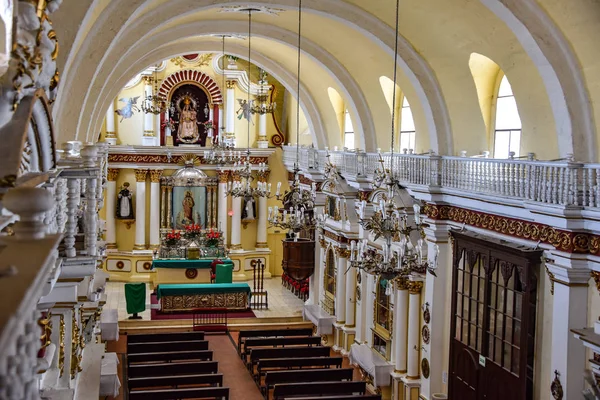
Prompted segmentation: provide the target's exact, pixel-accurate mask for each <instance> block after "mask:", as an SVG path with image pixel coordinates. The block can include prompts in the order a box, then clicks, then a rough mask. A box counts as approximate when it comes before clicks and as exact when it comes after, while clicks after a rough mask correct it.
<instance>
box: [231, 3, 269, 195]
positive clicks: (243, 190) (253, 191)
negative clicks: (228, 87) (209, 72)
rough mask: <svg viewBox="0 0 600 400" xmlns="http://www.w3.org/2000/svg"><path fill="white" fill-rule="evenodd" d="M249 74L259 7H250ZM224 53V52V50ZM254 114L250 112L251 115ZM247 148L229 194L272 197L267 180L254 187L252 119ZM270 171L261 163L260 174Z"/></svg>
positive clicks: (248, 131)
mask: <svg viewBox="0 0 600 400" xmlns="http://www.w3.org/2000/svg"><path fill="white" fill-rule="evenodd" d="M247 11H248V76H250V74H249V73H250V65H251V64H250V56H251V51H252V50H251V49H252V39H251V34H252V11H258V10H257V9H253V8H248V9H247ZM223 53H224V52H223ZM246 102H247V104H249V105H250V107H251V104H252V103H251V101H250V90H249V89H248V98H247V100H246ZM251 115H252V114H251V113H250V114H249V117H250V116H251ZM246 135H247V137H246V139H247V149H246V156H245V157H242V158H240V159H237V158H236V159H235V161H234V167H233V175H234V176H235V177H237V178H239V180H234V181H233V182H229V184H228V186H227V195H229V196H233V197H241V198H244V199H248V198H251V197H267V198H268V197H270V192H271V184H268V185H267V183H266V182H258V184H257V187H252V181H253V180H254V176H253V175H252V164H251V162H250V120H248V128H247V130H246ZM267 171H268V168H267V165H266V164H265V163H260V164H259V167H258V173H259V174H260V176H264V175H265V174H266V173H267Z"/></svg>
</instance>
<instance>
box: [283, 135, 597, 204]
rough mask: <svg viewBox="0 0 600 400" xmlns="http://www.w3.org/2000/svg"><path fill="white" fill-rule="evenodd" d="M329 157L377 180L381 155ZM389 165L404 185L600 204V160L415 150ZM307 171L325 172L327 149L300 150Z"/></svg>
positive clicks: (287, 157)
mask: <svg viewBox="0 0 600 400" xmlns="http://www.w3.org/2000/svg"><path fill="white" fill-rule="evenodd" d="M329 156H330V157H329V159H330V162H331V163H332V164H334V165H335V166H336V168H337V170H338V172H339V173H340V174H341V175H342V176H343V177H344V178H346V179H348V180H354V181H360V180H365V179H367V180H368V179H372V178H373V174H374V172H375V170H376V169H377V168H378V167H379V166H380V165H381V162H380V158H379V154H377V153H364V152H348V151H346V152H343V151H331V152H329ZM382 158H383V162H384V164H385V166H386V168H389V167H390V166H391V162H393V163H394V175H395V176H396V178H397V179H398V180H399V181H400V183H401V184H402V185H404V186H408V187H411V186H412V187H414V186H422V187H439V188H443V189H452V190H457V191H461V192H466V193H473V194H482V195H489V196H498V197H502V198H512V199H515V200H523V201H530V202H539V203H544V204H552V205H561V206H575V207H593V208H598V207H600V164H583V163H576V162H570V161H531V160H512V159H509V160H504V159H488V158H467V157H449V156H438V155H435V154H431V155H415V154H394V156H393V160H391V155H390V154H389V153H388V154H382ZM299 159H300V165H299V168H300V170H301V171H305V172H311V171H312V172H313V173H314V172H321V173H322V172H324V166H325V164H326V163H327V151H325V150H317V149H313V148H302V149H300V157H299ZM283 160H284V163H285V164H286V166H287V167H288V169H290V170H291V169H292V168H293V166H294V163H295V160H296V148H295V147H293V146H284V156H283Z"/></svg>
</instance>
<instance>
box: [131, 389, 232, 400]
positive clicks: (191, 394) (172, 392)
mask: <svg viewBox="0 0 600 400" xmlns="http://www.w3.org/2000/svg"><path fill="white" fill-rule="evenodd" d="M175 399H219V400H229V388H225V387H206V388H184V389H157V390H137V391H135V392H130V393H129V400H175Z"/></svg>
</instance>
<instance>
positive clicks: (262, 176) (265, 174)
mask: <svg viewBox="0 0 600 400" xmlns="http://www.w3.org/2000/svg"><path fill="white" fill-rule="evenodd" d="M269 175H271V170H266V171H262V172H258V173H257V175H256V177H257V178H258V181H259V182H267V181H268V180H269Z"/></svg>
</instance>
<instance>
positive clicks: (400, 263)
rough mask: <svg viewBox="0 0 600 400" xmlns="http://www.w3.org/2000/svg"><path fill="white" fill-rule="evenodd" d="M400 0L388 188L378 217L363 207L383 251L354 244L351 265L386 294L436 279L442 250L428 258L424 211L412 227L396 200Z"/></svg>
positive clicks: (380, 173) (383, 178)
mask: <svg viewBox="0 0 600 400" xmlns="http://www.w3.org/2000/svg"><path fill="white" fill-rule="evenodd" d="M399 7H400V0H396V43H395V49H394V88H393V95H392V124H391V126H392V134H391V146H390V158H389V166H386V163H385V160H384V158H383V157H382V155H381V154H379V162H380V163H381V165H380V166H379V167H378V168H377V169H376V171H375V176H374V179H373V186H374V188H377V189H379V188H383V187H385V188H387V190H386V192H385V193H383V194H382V195H381V197H382V198H381V200H380V201H379V204H374V206H373V208H374V211H375V212H374V214H373V215H372V216H371V217H369V218H365V208H366V202H365V201H364V200H363V201H362V202H361V203H360V204H359V213H360V221H359V224H360V225H361V226H362V227H363V228H364V230H365V231H366V232H368V233H369V234H370V235H372V236H373V241H377V240H378V239H380V238H381V239H383V243H382V246H381V252H379V251H378V250H377V249H376V248H374V247H370V246H369V243H368V239H363V240H361V241H358V243H357V242H356V241H352V242H351V243H350V266H351V267H354V268H357V269H359V270H361V271H365V272H366V273H368V274H371V275H377V276H380V277H382V278H384V279H386V280H387V281H388V287H387V288H386V294H389V293H391V284H390V281H391V280H393V279H395V278H401V277H402V278H406V277H408V276H410V275H411V274H413V273H420V274H424V273H426V272H430V273H431V274H433V275H434V276H435V270H436V268H437V261H438V260H437V259H438V254H439V247H438V246H437V245H434V251H433V254H434V255H433V257H432V258H431V259H429V260H428V259H427V248H426V247H425V246H424V244H425V242H424V240H423V239H424V238H425V232H424V230H423V228H424V227H426V226H427V225H426V224H424V223H423V221H422V220H421V209H420V206H419V205H418V204H415V205H413V212H414V214H413V215H414V221H415V224H414V226H412V225H411V224H410V223H409V220H408V213H407V212H406V208H405V207H399V206H398V205H397V204H396V201H395V195H396V191H397V190H400V189H402V186H400V183H399V182H398V180H397V179H396V177H395V176H394V133H395V127H394V122H395V118H396V115H395V111H396V80H397V66H398V65H397V64H398V30H399V24H398V15H399V13H398V11H399ZM412 232H417V233H418V240H417V242H416V243H413V241H412V240H413V239H412V238H411V233H412ZM393 242H397V243H399V245H398V246H397V247H398V248H397V250H396V251H394V249H393V247H392V243H393Z"/></svg>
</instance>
